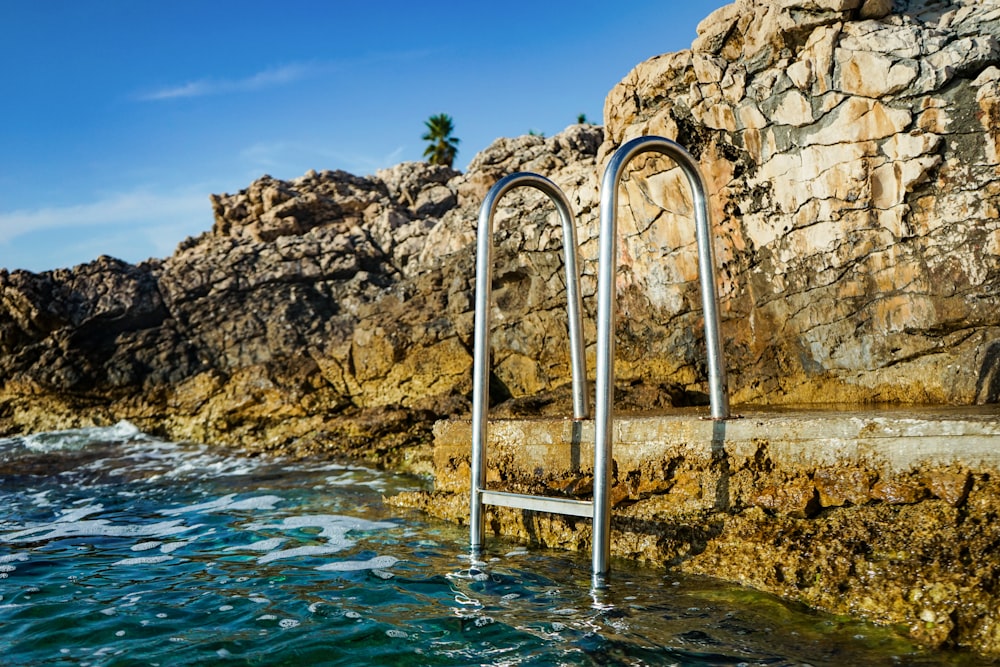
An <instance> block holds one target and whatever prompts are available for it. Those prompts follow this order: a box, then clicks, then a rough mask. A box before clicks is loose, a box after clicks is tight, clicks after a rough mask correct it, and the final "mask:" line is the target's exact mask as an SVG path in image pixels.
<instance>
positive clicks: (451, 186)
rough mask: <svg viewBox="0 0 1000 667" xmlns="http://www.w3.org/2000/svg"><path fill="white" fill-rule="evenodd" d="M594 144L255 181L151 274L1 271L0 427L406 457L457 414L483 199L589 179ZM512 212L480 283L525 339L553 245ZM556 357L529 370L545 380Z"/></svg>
mask: <svg viewBox="0 0 1000 667" xmlns="http://www.w3.org/2000/svg"><path fill="white" fill-rule="evenodd" d="M601 140H602V130H601V129H600V128H597V127H594V126H587V125H578V126H573V127H571V128H569V129H568V130H567V131H566V132H564V133H562V134H560V135H558V136H557V137H554V138H551V139H543V138H541V137H522V138H520V139H513V140H508V139H502V140H499V141H498V142H497V143H496V144H494V146H492V147H491V148H490V149H488V150H486V151H484V152H483V153H482V154H480V155H479V156H477V158H476V160H474V161H473V164H472V167H471V168H470V170H469V172H468V173H467V174H464V175H463V174H459V173H458V172H456V171H453V170H451V169H447V168H444V167H440V166H432V165H427V164H420V163H408V164H401V165H398V166H396V167H394V168H392V169H388V170H384V171H380V172H379V173H377V174H376V175H374V176H371V177H358V176H353V175H351V174H346V173H343V172H321V173H316V172H310V173H309V174H306V175H305V176H303V177H302V178H299V179H296V180H294V181H289V182H285V181H279V180H277V179H273V178H270V177H267V176H265V177H263V178H261V179H259V180H258V181H255V182H254V183H253V184H251V185H250V187H249V188H247V189H246V190H244V191H242V192H240V193H238V194H235V195H223V196H213V197H212V206H213V209H214V212H215V225H214V227H213V229H212V230H211V231H210V232H207V233H205V234H203V235H201V236H200V237H198V238H193V239H188V240H186V241H185V242H184V243H182V244H181V245H180V247H179V248H178V250H177V252H176V253H175V254H174V255H173V256H172V257H170V258H167V259H165V260H162V261H153V262H147V263H144V264H140V265H138V266H132V265H129V264H126V263H124V262H120V261H118V260H115V259H112V258H108V257H102V258H100V259H98V260H96V261H95V262H92V263H90V264H87V265H83V266H79V267H76V268H75V269H72V270H59V271H53V272H49V273H44V274H38V275H35V274H30V273H27V272H23V271H18V272H13V273H8V272H6V271H0V312H2V313H3V317H2V319H0V381H2V383H3V389H2V392H0V420H2V421H0V424H2V430H3V431H6V432H13V431H19V430H37V429H47V428H58V427H65V426H73V425H79V424H86V423H91V422H93V421H98V422H100V421H105V420H111V419H119V418H127V419H130V420H133V421H134V422H135V423H137V424H140V425H142V426H143V427H144V428H146V429H148V430H151V431H154V432H159V433H163V434H165V435H168V436H170V437H174V438H191V439H197V440H202V441H209V442H222V443H227V442H228V443H233V444H240V445H242V446H245V447H249V448H251V449H274V448H279V449H282V450H286V451H287V450H310V451H311V450H316V449H320V450H325V451H333V452H339V453H343V454H349V455H352V456H360V457H368V458H371V459H374V460H377V461H379V462H382V463H390V462H401V459H403V458H407V459H410V458H413V457H414V456H416V457H417V458H419V454H415V453H414V451H410V450H408V449H407V446H413V445H419V444H421V443H423V442H425V441H426V439H427V434H428V433H429V429H430V425H431V423H432V422H433V421H434V420H435V419H438V418H440V417H443V416H448V415H451V414H456V413H463V412H464V411H465V410H466V409H467V398H466V396H467V395H468V393H469V391H470V388H471V378H470V369H471V363H472V357H471V352H470V350H469V340H470V338H471V330H472V317H473V314H472V303H473V301H472V293H471V290H472V282H473V279H474V275H473V273H474V268H473V266H474V257H473V252H474V250H473V248H472V247H470V245H469V244H470V243H471V241H472V240H473V239H474V236H475V220H476V215H477V209H478V206H479V203H480V201H481V200H482V197H483V196H484V195H485V193H486V191H487V190H488V189H489V187H491V186H492V184H493V183H494V182H495V181H496V180H497V179H498V178H499V177H500V176H502V175H503V174H506V173H509V172H511V171H517V170H518V169H525V168H528V169H535V170H542V169H544V170H545V171H547V172H548V173H550V174H552V175H553V176H554V177H555V178H557V179H558V178H562V179H563V180H564V181H567V182H569V183H575V182H580V181H582V180H585V179H588V178H589V179H592V178H593V174H594V173H596V168H595V165H594V156H595V155H596V153H597V149H598V146H600V144H601ZM581 174H583V175H581ZM510 199H511V203H512V204H514V205H518V199H517V197H516V196H511V198H510ZM529 199H530V194H529ZM536 199H537V198H536ZM528 204H529V206H528V207H527V210H528V211H529V213H528V218H527V219H528V220H531V221H533V225H534V226H533V227H532V226H531V224H528V225H524V222H525V218H522V217H518V218H517V225H519V226H516V225H515V224H514V223H513V222H512V220H511V219H512V218H513V217H514V216H513V213H512V211H511V210H509V209H505V212H504V214H503V215H502V216H500V217H501V218H503V221H501V223H500V224H499V225H498V227H499V228H500V229H501V232H502V234H504V235H506V241H504V242H502V243H501V244H500V247H501V252H502V253H503V256H504V258H505V259H503V260H502V263H503V264H504V266H505V267H506V268H504V269H503V270H502V271H501V272H500V273H499V276H498V280H499V281H500V282H502V283H505V284H508V285H509V286H510V288H509V289H507V290H506V293H507V296H506V297H504V296H503V295H504V293H505V290H504V289H503V288H501V289H499V290H498V294H499V295H500V296H501V298H503V299H504V306H505V308H506V312H507V313H508V314H509V315H510V316H511V317H518V318H520V317H526V318H530V319H531V321H532V323H533V325H534V326H535V331H534V332H533V334H532V335H533V336H536V337H539V338H541V337H544V336H546V335H547V334H546V333H545V332H546V331H550V330H555V329H558V328H560V327H563V328H564V326H565V325H564V323H562V321H561V320H562V318H564V315H562V312H561V307H560V305H559V304H560V302H559V290H561V289H562V287H563V286H562V283H561V278H560V277H559V261H560V260H559V259H558V256H559V253H558V249H559V247H560V246H559V240H558V238H555V239H553V238H552V234H551V231H550V230H549V229H548V225H547V224H546V217H547V215H548V213H547V211H546V210H545V209H544V207H543V206H542V202H541V201H540V200H539V201H536V200H531V201H529V202H528ZM523 247H529V248H534V249H536V250H538V252H533V253H528V255H527V256H518V253H517V250H518V249H520V248H523ZM522 288H527V289H524V290H522ZM516 322H517V321H515V322H512V323H510V324H508V325H507V327H508V328H511V329H514V328H516ZM534 342H535V341H534V340H532V341H528V343H527V345H533V344H534ZM508 356H509V353H508ZM562 356H563V351H562V350H561V349H558V347H555V348H554V349H550V350H549V351H548V352H547V353H543V354H541V355H538V356H536V359H537V360H541V361H543V362H545V361H546V360H547V363H549V364H550V365H552V366H553V367H554V368H555V369H556V371H553V372H552V377H553V378H555V381H558V378H559V377H561V376H560V373H562V374H565V370H564V369H562V368H560V364H562V365H565V361H564V360H563V359H562ZM498 359H499V360H500V361H501V362H503V361H504V356H503V355H498ZM556 359H558V360H556ZM538 382H539V383H540V384H539V386H542V385H544V386H546V387H547V386H548V385H549V384H550V383H551V382H552V380H550V379H548V378H545V379H543V380H538ZM415 451H417V452H419V448H417V449H416V450H415Z"/></svg>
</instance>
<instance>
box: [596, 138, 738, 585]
mask: <svg viewBox="0 0 1000 667" xmlns="http://www.w3.org/2000/svg"><path fill="white" fill-rule="evenodd" d="M650 151H653V152H657V153H661V154H663V155H665V156H667V157H669V158H671V159H672V160H673V161H674V162H675V163H676V164H677V166H678V167H680V168H681V171H683V172H684V175H685V176H686V177H687V181H688V185H689V186H690V187H691V193H692V203H693V204H694V223H695V228H694V229H695V238H696V241H697V246H698V278H699V281H700V283H701V306H702V309H703V311H704V319H705V346H706V348H707V356H708V389H709V400H710V402H711V414H712V419H728V418H729V397H728V396H727V395H726V369H725V364H724V363H723V358H722V344H721V342H720V339H719V308H718V301H719V299H718V294H717V290H716V287H715V259H714V254H713V252H712V238H711V236H710V235H709V234H710V230H711V227H712V225H711V212H710V210H709V208H708V196H707V195H706V188H705V182H704V180H703V179H702V177H701V171H700V170H699V169H698V163H697V162H696V161H695V159H694V157H692V156H691V154H690V153H688V152H687V151H686V150H685V149H684V147H683V146H681V145H680V144H678V143H677V142H675V141H671V140H670V139H664V138H662V137H638V138H636V139H632V140H631V141H629V142H627V143H625V144H623V145H622V146H621V147H620V148H619V149H618V150H617V151H615V153H614V155H612V156H611V161H610V162H609V163H608V166H607V168H605V170H604V178H603V179H602V180H601V226H600V231H599V234H600V247H599V249H598V257H597V378H596V390H597V399H596V401H595V405H594V471H595V473H594V529H593V531H594V535H593V545H592V548H593V558H592V561H591V567H592V570H593V576H594V584H595V586H596V585H599V584H600V583H602V582H604V581H605V580H606V577H607V572H608V559H609V557H610V551H611V548H610V547H611V503H610V498H609V493H610V491H611V465H610V462H611V461H612V460H613V459H612V441H613V433H612V426H613V423H612V422H613V420H614V405H613V400H614V387H615V365H614V362H615V316H616V310H617V307H616V303H615V274H616V273H617V270H618V186H619V184H620V183H621V179H622V175H623V174H624V172H625V167H626V166H627V165H628V163H629V162H631V161H632V159H633V158H635V157H636V156H637V155H640V154H642V153H647V152H650ZM598 470H600V471H601V472H602V474H603V475H604V478H603V479H600V480H599V479H597V472H596V471H598Z"/></svg>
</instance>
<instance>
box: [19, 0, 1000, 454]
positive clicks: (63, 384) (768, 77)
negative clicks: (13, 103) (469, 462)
mask: <svg viewBox="0 0 1000 667" xmlns="http://www.w3.org/2000/svg"><path fill="white" fill-rule="evenodd" d="M998 36H1000V3H998V2H996V0H989V1H973V0H953V1H951V2H940V1H931V0H926V1H920V0H911V1H908V2H899V1H897V2H896V3H895V5H894V6H893V7H890V6H889V3H887V2H876V1H875V0H867V1H865V2H862V0H739V1H738V2H735V3H733V4H732V5H728V6H726V7H723V8H722V9H720V10H718V11H716V12H715V13H714V14H712V15H711V16H709V17H708V18H707V19H705V21H704V22H703V23H702V24H701V25H700V27H699V36H698V38H697V40H696V41H695V43H694V44H693V46H692V48H691V49H690V50H687V51H682V52H679V53H674V54H669V55H664V56H659V57H656V58H653V59H651V60H649V61H647V62H645V63H643V64H641V65H639V66H638V67H637V68H636V69H635V70H634V71H632V72H631V73H630V74H629V75H628V76H627V77H626V78H625V79H624V80H623V81H622V82H621V83H620V84H619V85H618V86H616V87H615V88H614V89H613V90H612V91H611V93H610V94H609V96H608V98H607V102H606V107H605V121H606V126H605V128H604V132H603V133H602V130H601V129H600V128H595V127H592V126H585V125H580V126H573V127H571V128H569V129H568V130H567V131H565V132H563V133H561V134H559V135H557V136H556V137H553V138H551V139H543V138H541V137H534V136H528V137H521V138H518V139H500V140H498V141H497V142H496V143H494V144H493V145H492V146H490V147H489V148H488V149H487V150H485V151H484V152H483V153H481V154H480V155H478V156H477V157H476V158H475V159H474V160H473V162H472V163H471V165H470V167H469V170H468V173H466V174H459V173H458V172H455V171H452V170H449V169H446V168H443V167H439V166H430V165H426V164H415V163H410V164H402V165H398V166H397V167H394V168H392V169H388V170H384V171H381V172H379V173H377V174H376V175H374V176H370V177H358V176H353V175H350V174H346V173H342V172H327V171H325V172H321V173H316V172H310V173H309V174H307V175H305V176H303V177H302V178H299V179H296V180H293V181H288V182H284V181H279V180H276V179H272V178H270V177H266V176H265V177H263V178H261V179H260V180H258V181H256V182H254V183H253V184H251V186H250V187H249V188H247V189H246V190H244V191H242V192H240V193H238V194H235V195H223V196H213V197H212V206H213V209H214V211H215V217H216V223H215V225H214V227H213V229H212V230H211V231H210V232H207V233H205V234H203V235H202V236H201V237H199V238H196V239H188V240H187V241H185V242H184V243H183V244H181V246H180V247H179V248H178V250H177V252H176V253H175V254H174V255H173V256H172V257H170V258H167V259H165V260H162V261H151V262H148V263H144V264H141V265H138V266H130V265H127V264H124V263H122V262H119V261H116V260H113V259H110V258H101V259H99V260H97V261H95V262H93V263H91V264H88V265H84V266H80V267H76V268H75V269H72V270H59V271H54V272H49V273H44V274H40V275H33V274H28V273H24V272H14V273H7V272H3V271H0V382H2V389H0V420H2V421H0V424H2V430H4V431H7V432H10V431H17V430H24V429H34V428H52V427H57V426H67V425H73V424H77V423H83V422H86V421H88V420H97V421H102V420H105V419H118V418H128V419H133V420H135V421H136V422H137V423H140V424H142V425H143V426H144V427H146V428H149V429H153V430H157V431H160V432H163V433H165V434H167V435H171V436H173V437H190V438H197V439H202V440H209V441H216V442H234V443H242V444H244V445H247V446H252V447H262V448H273V447H283V448H293V449H294V448H317V447H319V448H326V447H332V448H333V449H334V450H336V451H351V452H355V453H357V452H356V451H355V450H356V449H357V448H358V447H362V448H364V447H366V446H367V445H366V443H367V442H369V440H370V438H371V437H376V438H380V439H381V440H380V441H382V442H385V443H388V444H386V445H385V447H383V448H381V449H380V448H378V447H377V448H376V449H380V452H381V453H379V454H377V456H376V458H386V457H388V458H389V459H392V458H393V457H394V456H395V454H393V452H396V453H397V454H398V453H399V452H398V451H397V450H398V449H399V447H400V446H401V445H404V444H413V443H416V442H422V441H424V440H426V435H427V427H428V426H429V424H430V423H431V422H432V421H433V420H434V419H436V418H439V417H442V416H448V415H451V414H455V413H462V412H464V411H465V410H466V408H467V405H466V404H467V395H468V392H469V386H470V379H469V371H470V368H471V354H470V350H469V341H470V333H471V328H472V309H473V305H472V304H473V294H472V288H471V285H472V281H473V270H474V268H473V267H474V257H473V252H474V251H473V248H472V246H471V243H472V241H473V239H474V236H475V219H476V214H477V209H478V205H479V203H480V201H481V200H482V197H483V196H484V195H485V193H486V191H487V190H488V188H489V187H490V186H491V185H492V184H493V183H494V182H495V181H496V180H497V179H498V178H500V177H501V176H503V175H506V174H508V173H511V172H513V171H518V170H525V171H535V172H538V173H541V174H543V175H546V176H548V177H550V178H552V179H553V180H554V181H555V182H556V183H557V184H559V185H560V186H561V187H562V188H563V189H564V190H565V191H566V192H567V194H568V196H569V199H570V201H571V202H572V204H573V206H574V208H575V210H576V213H577V215H578V216H579V224H580V241H581V247H580V252H581V256H582V260H583V261H582V267H583V273H584V275H583V281H582V282H583V294H584V299H585V303H584V306H585V311H586V312H585V317H586V320H585V331H584V334H585V338H586V339H587V340H588V341H589V342H590V345H591V347H590V348H588V353H589V357H590V359H589V361H590V364H591V368H592V367H593V347H592V346H593V341H594V338H595V326H594V323H593V322H594V312H595V304H594V302H593V295H594V293H595V291H596V289H595V288H596V256H597V227H598V220H597V214H598V204H599V201H598V198H599V192H598V190H599V181H600V175H601V172H602V170H603V165H604V164H605V163H606V161H607V159H608V158H609V156H610V155H611V153H612V152H613V151H614V149H615V148H617V146H619V145H620V144H621V143H622V142H624V141H626V140H628V139H630V138H632V137H635V136H639V135H644V134H659V135H663V136H666V137H669V138H673V139H676V140H678V141H679V142H680V143H681V144H683V145H685V146H686V147H687V148H688V149H689V150H690V151H691V152H692V154H694V155H695V156H696V158H697V159H698V160H699V162H700V164H701V166H702V168H703V171H704V174H705V176H706V180H707V182H708V184H709V190H710V192H711V193H712V196H711V208H712V213H713V218H714V223H715V224H714V233H715V248H716V255H717V259H718V261H719V263H720V268H719V271H718V276H719V282H720V293H721V304H720V307H721V315H722V332H723V339H724V348H725V350H726V354H727V367H728V371H729V388H730V393H731V395H732V397H733V400H734V402H736V403H740V402H743V403H757V404H780V403H804V402H836V401H848V402H864V403H876V402H889V403H892V402H897V403H900V402H901V403H913V402H931V403H949V404H968V403H984V402H996V401H997V400H998V398H1000V308H998V307H997V305H998V293H1000V222H998V217H997V209H998V207H997V202H998V190H1000V181H998V169H1000V153H998V148H997V143H998V141H1000V67H998V65H1000V44H998ZM681 179H682V177H681V175H680V174H679V173H678V171H677V170H676V169H672V167H671V164H670V163H669V162H668V161H667V160H665V159H661V158H656V157H642V158H640V159H638V160H636V164H635V165H634V170H633V172H632V173H631V174H630V175H629V176H628V177H627V178H626V180H625V182H624V185H623V193H622V196H621V197H620V200H619V201H620V216H619V217H620V224H619V227H620V230H621V234H622V242H621V243H620V255H621V257H620V266H621V269H620V273H619V277H618V283H619V308H620V312H621V317H620V319H619V330H618V338H619V344H618V353H617V364H616V367H617V375H618V378H619V380H620V384H621V385H622V386H621V387H620V389H621V390H622V391H623V392H624V394H623V397H624V398H623V402H622V403H621V405H623V406H626V407H635V408H639V409H641V408H643V407H661V406H664V405H671V404H678V403H691V402H698V401H699V400H700V397H703V392H704V388H705V368H704V353H703V343H702V338H701V326H700V322H701V319H700V318H701V310H700V305H699V296H698V286H697V275H696V272H697V262H696V255H695V245H694V231H693V224H692V222H691V220H690V218H691V202H690V194H689V192H688V191H687V187H686V185H685V184H684V183H683V181H682V180H681ZM550 209H551V207H550V206H549V205H548V203H547V202H546V201H544V199H543V198H542V197H541V196H536V195H535V194H533V193H531V192H530V191H529V192H515V193H512V194H511V195H509V196H508V197H507V198H506V199H505V201H504V202H503V204H502V207H501V210H500V211H499V213H498V215H497V227H498V234H497V241H496V256H497V259H496V262H497V265H496V268H495V296H496V304H497V305H496V309H497V310H496V312H495V316H494V322H495V330H494V332H493V337H492V344H493V350H494V351H493V354H494V357H493V358H494V378H493V385H494V397H496V398H498V399H503V398H511V397H513V398H515V399H517V401H520V403H518V402H517V401H515V403H514V404H513V406H512V407H511V406H508V412H510V410H513V411H514V413H518V411H519V410H520V411H522V412H523V411H533V410H534V411H537V410H538V409H539V406H542V407H543V408H545V406H548V408H547V409H548V410H550V411H559V410H563V409H564V407H565V404H566V401H565V400H564V394H565V391H563V390H562V389H561V388H563V387H564V386H565V385H566V384H567V383H568V381H569V362H568V359H567V358H566V357H567V356H568V355H567V354H566V349H567V345H566V333H565V315H564V306H563V304H564V298H565V289H564V285H563V279H562V276H561V271H560V269H561V263H562V260H561V258H560V255H559V249H560V246H561V238H560V237H561V234H560V232H559V231H558V223H557V221H556V216H555V215H554V213H553V212H552V211H551V210H550ZM533 397H534V398H533Z"/></svg>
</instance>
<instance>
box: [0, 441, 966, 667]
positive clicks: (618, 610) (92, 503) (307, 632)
mask: <svg viewBox="0 0 1000 667" xmlns="http://www.w3.org/2000/svg"><path fill="white" fill-rule="evenodd" d="M419 485H420V482H419V481H418V480H414V479H412V478H407V477H400V476H395V475H389V474H385V473H380V472H377V471H373V470H369V469H366V468H360V467H355V466H346V465H339V464H331V463H329V462H326V461H306V462H295V463H292V462H286V461H281V460H275V459H264V458H245V457H241V456H233V455H228V454H227V453H225V452H220V451H217V450H214V449H210V448H207V447H203V446H196V445H181V444H176V443H169V442H163V441H159V440H156V439H153V438H151V437H149V436H146V435H144V434H142V433H140V432H139V431H138V430H137V429H135V428H134V427H132V426H131V425H129V424H127V423H122V424H118V425H116V426H114V427H110V428H104V429H84V430H78V431H69V432H59V433H49V434H41V435H36V436H30V437H25V438H10V439H6V440H0V507H3V508H4V509H3V511H2V513H0V628H3V633H2V634H0V655H2V656H3V662H4V664H32V665H36V664H37V665H43V664H45V665H47V664H52V665H62V664H65V665H124V664H139V663H141V664H150V665H190V664H216V663H217V664H226V665H229V664H237V665H238V664H245V665H250V664H255V665H283V664H287V665H340V664H344V665H353V666H357V665H480V664H485V665H807V664H809V665H899V664H906V665H914V664H926V665H940V664H956V665H957V664H973V663H974V661H972V660H970V659H969V656H962V655H954V654H941V653H938V654H931V653H924V652H921V651H919V650H918V649H917V648H916V647H914V646H913V645H912V644H910V643H909V642H908V641H906V640H905V639H903V638H902V637H901V636H899V635H897V634H895V633H894V632H892V631H891V630H889V629H884V628H876V627H872V626H869V625H866V624H862V623H858V622H855V621H849V620H845V619H839V618H834V617H830V616H823V615H818V614H815V613H810V612H808V611H806V610H803V609H799V608H797V607H795V606H794V605H789V604H786V603H783V602H780V601H778V600H776V599H774V598H772V597H770V596H767V595H763V594H759V593H755V592H752V591H748V590H745V589H741V588H735V587H732V586H728V585H723V584H720V583H718V582H715V581H712V580H707V579H701V578H692V577H680V576H677V575H674V574H671V573H666V572H663V571H659V570H653V569H648V568H642V567H638V566H636V565H634V564H630V563H627V562H616V563H614V568H615V570H614V572H615V574H614V578H613V581H612V586H611V588H610V589H609V590H607V591H600V592H592V591H591V590H590V589H589V581H590V572H589V559H587V558H586V555H585V554H567V553H562V552H551V551H542V550H535V549H532V550H528V549H525V548H523V547H521V546H519V545H515V544H512V543H508V544H506V545H504V543H502V542H500V541H491V545H490V546H491V550H492V551H491V557H489V558H487V559H486V560H484V561H472V560H470V559H469V557H468V556H467V555H466V545H467V535H466V533H465V531H464V530H463V529H460V528H458V527H456V526H452V525H450V524H442V523H436V522H433V521H431V520H428V519H427V518H426V517H422V516H418V515H414V514H408V513H406V512H405V511H404V510H399V509H396V508H387V507H386V506H384V505H383V503H382V497H383V496H385V495H392V494H394V493H397V492H399V491H402V490H406V489H412V488H414V487H416V486H419Z"/></svg>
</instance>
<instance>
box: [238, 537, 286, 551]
mask: <svg viewBox="0 0 1000 667" xmlns="http://www.w3.org/2000/svg"><path fill="white" fill-rule="evenodd" d="M284 543H285V540H284V539H283V538H280V537H272V538H270V539H267V540H258V541H256V542H251V543H250V544H244V545H242V546H238V547H228V548H227V549H226V551H273V550H274V549H277V548H278V547H280V546H281V545H282V544H284Z"/></svg>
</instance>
